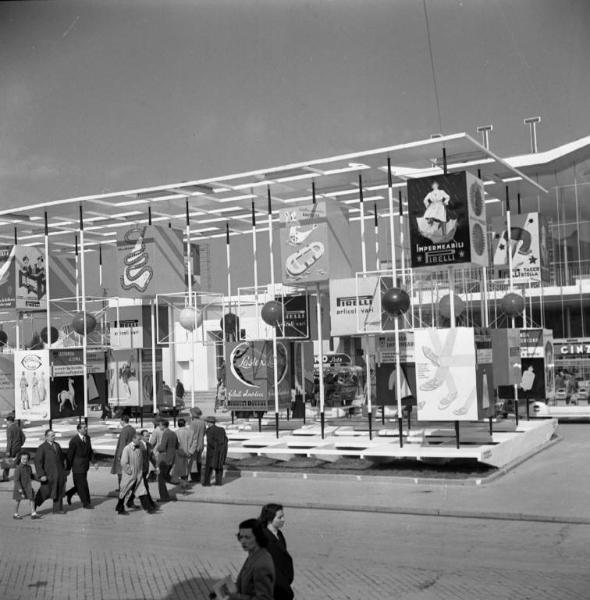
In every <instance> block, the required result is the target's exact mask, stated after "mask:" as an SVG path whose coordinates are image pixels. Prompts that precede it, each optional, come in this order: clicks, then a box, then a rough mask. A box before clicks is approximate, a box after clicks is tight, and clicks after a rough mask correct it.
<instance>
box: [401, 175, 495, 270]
mask: <svg viewBox="0 0 590 600" xmlns="http://www.w3.org/2000/svg"><path fill="white" fill-rule="evenodd" d="M467 196H468V193H467V182H466V174H465V172H462V173H453V174H451V175H437V176H436V177H423V178H421V179H410V180H409V181H408V212H409V217H410V219H409V220H410V247H411V256H412V267H414V268H416V267H427V266H429V267H436V266H437V265H453V264H463V263H469V262H470V261H471V252H470V240H469V210H468V198H467ZM483 241H484V242H485V239H484V240H483Z"/></svg>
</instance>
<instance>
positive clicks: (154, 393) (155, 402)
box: [141, 300, 158, 415]
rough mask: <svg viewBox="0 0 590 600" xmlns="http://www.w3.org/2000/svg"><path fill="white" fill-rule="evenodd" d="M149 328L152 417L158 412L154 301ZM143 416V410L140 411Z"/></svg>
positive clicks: (154, 302)
mask: <svg viewBox="0 0 590 600" xmlns="http://www.w3.org/2000/svg"><path fill="white" fill-rule="evenodd" d="M150 307H151V326H152V405H153V413H154V415H155V414H156V413H157V412H158V389H157V386H156V384H157V377H156V301H155V300H154V301H153V302H152V303H151V305H150ZM141 414H142V415H143V408H142V411H141Z"/></svg>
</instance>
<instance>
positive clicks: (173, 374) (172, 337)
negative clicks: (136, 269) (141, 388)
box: [162, 304, 176, 427]
mask: <svg viewBox="0 0 590 600" xmlns="http://www.w3.org/2000/svg"><path fill="white" fill-rule="evenodd" d="M168 327H170V333H169V337H170V371H169V373H168V380H169V381H170V382H171V385H170V389H171V390H172V418H173V419H174V427H176V331H175V327H174V307H173V306H172V305H171V304H170V305H169V306H168ZM162 393H163V390H162Z"/></svg>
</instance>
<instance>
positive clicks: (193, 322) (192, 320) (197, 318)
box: [178, 306, 203, 331]
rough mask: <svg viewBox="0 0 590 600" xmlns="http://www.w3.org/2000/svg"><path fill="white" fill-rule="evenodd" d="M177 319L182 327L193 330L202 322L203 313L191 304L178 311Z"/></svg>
mask: <svg viewBox="0 0 590 600" xmlns="http://www.w3.org/2000/svg"><path fill="white" fill-rule="evenodd" d="M178 321H179V322H180V324H181V325H182V327H184V329H186V330H187V331H193V330H194V329H195V327H199V326H200V325H201V323H202V322H203V313H202V312H201V311H200V310H198V309H195V308H193V307H192V306H186V307H185V308H183V309H182V310H181V311H180V316H179V317H178Z"/></svg>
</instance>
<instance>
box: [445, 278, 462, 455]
mask: <svg viewBox="0 0 590 600" xmlns="http://www.w3.org/2000/svg"><path fill="white" fill-rule="evenodd" d="M447 274H448V278H449V299H450V309H451V310H450V313H451V327H452V328H454V327H456V326H457V323H456V321H455V274H454V272H453V268H452V267H449V270H448V272H447ZM459 426H460V425H459V421H455V441H456V443H457V448H460V447H461V442H460V438H459Z"/></svg>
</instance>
